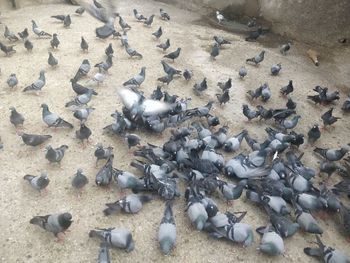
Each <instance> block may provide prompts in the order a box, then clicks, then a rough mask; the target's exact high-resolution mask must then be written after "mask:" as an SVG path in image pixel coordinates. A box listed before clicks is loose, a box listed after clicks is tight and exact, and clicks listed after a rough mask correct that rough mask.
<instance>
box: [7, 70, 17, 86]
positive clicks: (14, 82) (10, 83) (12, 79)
mask: <svg viewBox="0 0 350 263" xmlns="http://www.w3.org/2000/svg"><path fill="white" fill-rule="evenodd" d="M6 83H7V85H8V86H9V87H10V88H14V87H17V84H18V79H17V76H16V74H15V73H12V74H11V75H10V76H9V78H8V79H7V81H6Z"/></svg>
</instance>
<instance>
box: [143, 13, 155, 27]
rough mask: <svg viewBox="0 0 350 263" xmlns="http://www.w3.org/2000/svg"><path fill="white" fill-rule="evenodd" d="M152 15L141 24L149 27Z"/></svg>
mask: <svg viewBox="0 0 350 263" xmlns="http://www.w3.org/2000/svg"><path fill="white" fill-rule="evenodd" d="M153 18H154V15H151V16H150V17H149V18H148V19H147V20H146V21H145V22H143V23H144V24H145V25H146V26H151V25H152V23H153Z"/></svg>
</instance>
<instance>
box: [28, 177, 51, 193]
mask: <svg viewBox="0 0 350 263" xmlns="http://www.w3.org/2000/svg"><path fill="white" fill-rule="evenodd" d="M23 179H24V180H27V181H28V182H29V183H30V185H31V186H32V187H33V188H34V189H35V190H38V191H39V192H41V190H44V189H45V188H46V187H47V186H48V185H49V183H50V179H49V177H48V176H47V173H46V172H42V173H41V174H40V176H35V175H30V174H26V175H25V176H24V177H23Z"/></svg>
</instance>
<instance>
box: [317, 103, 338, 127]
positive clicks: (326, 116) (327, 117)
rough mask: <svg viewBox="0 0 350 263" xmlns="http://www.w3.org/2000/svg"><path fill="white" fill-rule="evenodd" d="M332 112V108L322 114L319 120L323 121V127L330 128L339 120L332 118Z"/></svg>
mask: <svg viewBox="0 0 350 263" xmlns="http://www.w3.org/2000/svg"><path fill="white" fill-rule="evenodd" d="M333 110H334V108H333V107H332V108H331V109H330V110H328V111H326V112H325V113H323V114H322V116H321V119H322V121H323V126H324V127H326V126H330V125H332V124H334V123H336V122H337V121H338V120H340V119H341V118H339V117H335V116H333Z"/></svg>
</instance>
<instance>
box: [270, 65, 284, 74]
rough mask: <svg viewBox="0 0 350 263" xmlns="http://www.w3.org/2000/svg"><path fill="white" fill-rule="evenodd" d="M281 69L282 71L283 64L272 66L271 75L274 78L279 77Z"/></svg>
mask: <svg viewBox="0 0 350 263" xmlns="http://www.w3.org/2000/svg"><path fill="white" fill-rule="evenodd" d="M281 69H282V64H281V63H278V64H275V65H272V66H271V75H272V76H277V75H278V73H280V71H281Z"/></svg>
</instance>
